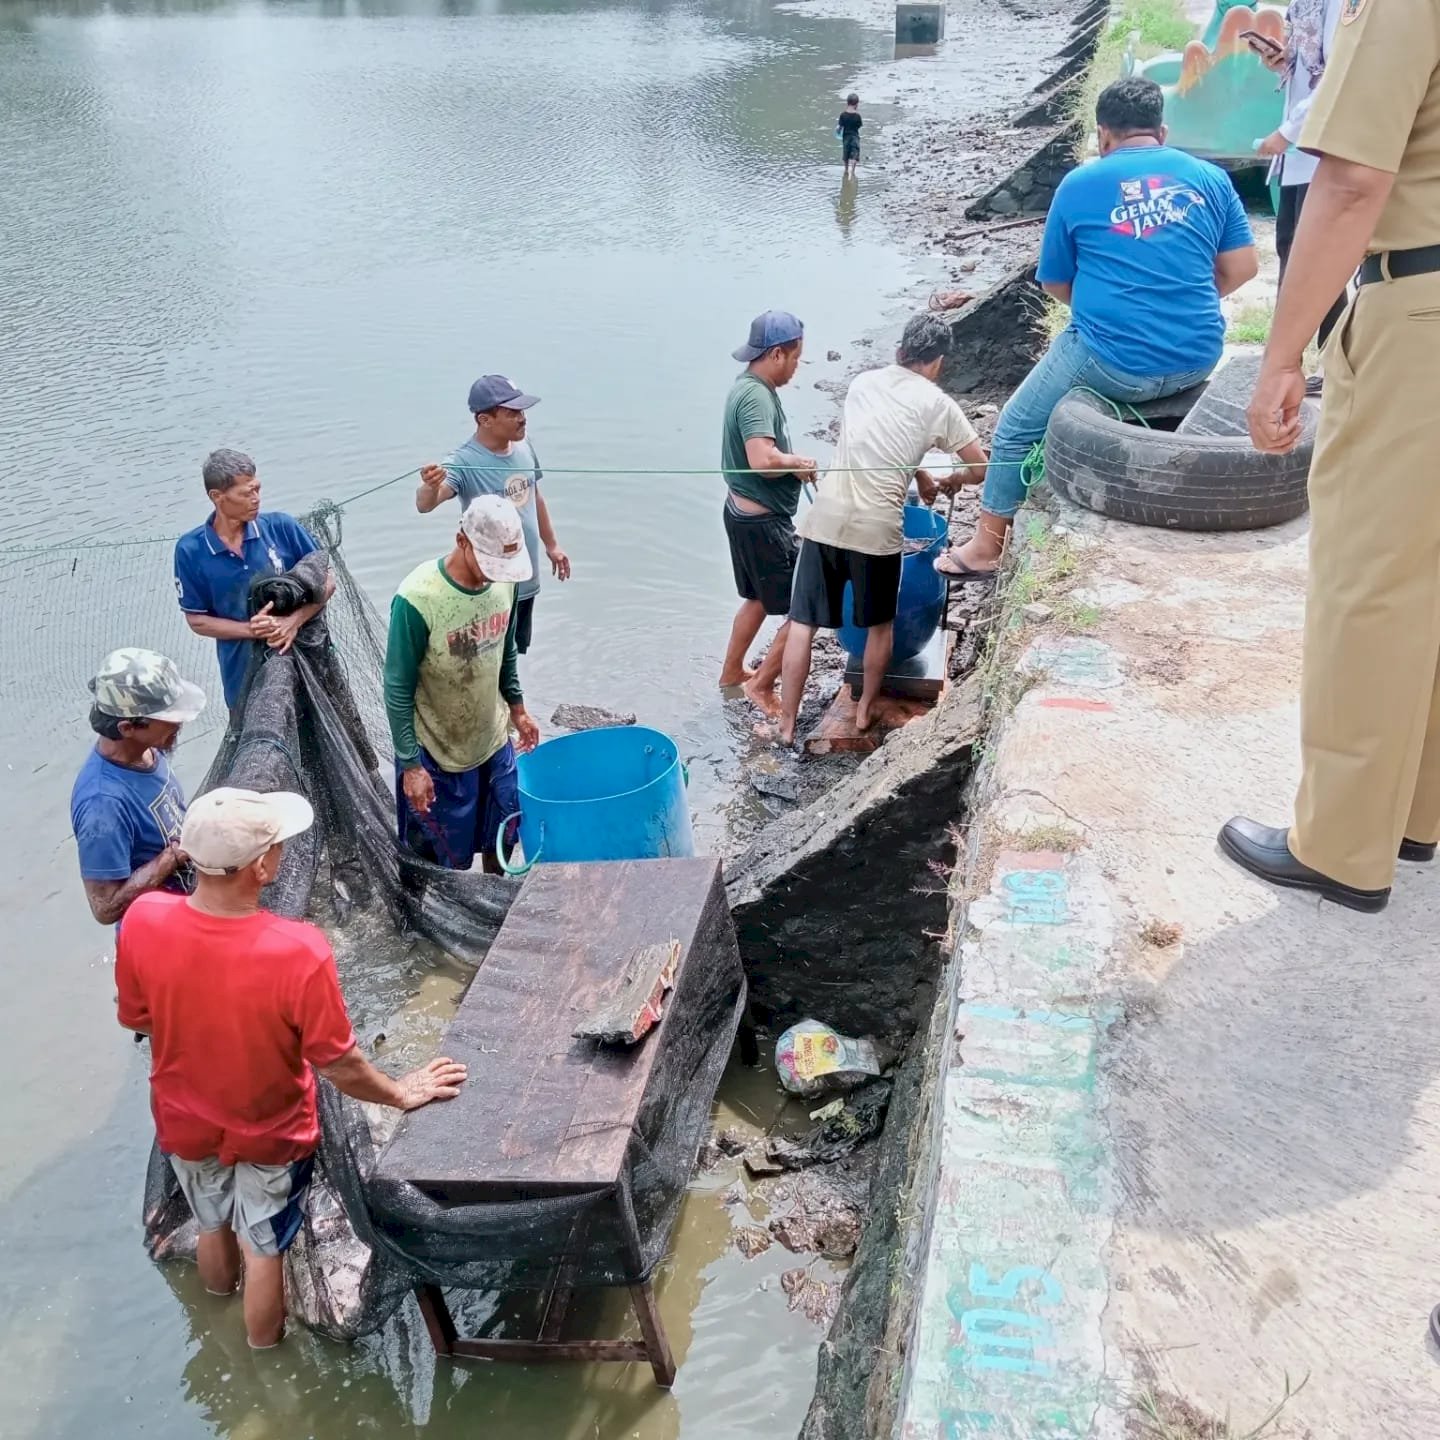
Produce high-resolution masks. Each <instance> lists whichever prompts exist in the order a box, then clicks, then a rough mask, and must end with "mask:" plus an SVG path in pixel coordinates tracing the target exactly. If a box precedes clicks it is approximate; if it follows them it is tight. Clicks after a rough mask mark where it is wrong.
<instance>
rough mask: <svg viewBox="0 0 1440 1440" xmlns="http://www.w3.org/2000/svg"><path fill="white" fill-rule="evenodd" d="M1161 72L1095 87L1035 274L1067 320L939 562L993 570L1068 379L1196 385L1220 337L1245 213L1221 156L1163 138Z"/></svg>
mask: <svg viewBox="0 0 1440 1440" xmlns="http://www.w3.org/2000/svg"><path fill="white" fill-rule="evenodd" d="M1163 110H1164V98H1163V96H1162V95H1161V92H1160V87H1159V86H1158V85H1156V84H1155V83H1154V82H1153V81H1150V80H1145V79H1143V78H1141V77H1140V76H1135V77H1133V78H1131V79H1128V80H1119V81H1117V82H1116V83H1115V84H1114V85H1111V86H1110V87H1109V88H1108V89H1107V90H1105V91H1104V93H1103V94H1102V95H1101V96H1100V100H1099V103H1098V104H1097V105H1096V107H1095V119H1096V122H1097V125H1098V129H1099V137H1100V157H1101V158H1100V159H1098V160H1096V161H1095V162H1094V163H1093V164H1090V165H1084V166H1082V167H1081V168H1080V169H1078V170H1073V171H1071V173H1070V174H1069V175H1067V176H1066V177H1065V179H1064V180H1063V181H1061V183H1060V186H1059V188H1058V189H1057V190H1056V192H1055V199H1054V201H1053V203H1052V204H1051V206H1050V214H1049V216H1048V217H1047V219H1046V222H1045V240H1044V244H1043V245H1042V247H1041V251H1040V265H1039V269H1038V271H1037V278H1038V279H1039V281H1040V284H1041V287H1042V288H1043V289H1044V290H1045V291H1046V293H1047V294H1049V295H1052V296H1054V297H1055V299H1057V300H1058V301H1059V302H1060V303H1061V304H1062V305H1068V306H1069V307H1070V324H1069V325H1068V326H1067V327H1066V329H1064V330H1063V331H1061V333H1060V334H1059V336H1057V337H1056V339H1055V342H1054V344H1052V345H1051V346H1050V349H1049V350H1048V351H1047V352H1046V353H1045V355H1044V356H1043V357H1042V358H1041V360H1040V362H1039V363H1038V364H1037V365H1036V366H1035V368H1034V369H1033V370H1032V371H1031V372H1030V374H1029V375H1028V376H1026V378H1025V381H1024V383H1023V384H1022V385H1021V386H1020V388H1019V389H1018V390H1017V391H1016V392H1015V393H1014V395H1012V396H1011V397H1010V400H1009V403H1008V404H1007V405H1006V406H1005V409H1004V410H1003V411H1002V412H1001V414H1000V420H999V423H998V424H997V425H996V427H995V437H994V440H993V441H992V443H991V447H990V467H989V469H988V470H987V472H986V476H985V489H984V492H983V494H982V496H981V512H980V520H979V524H978V525H977V526H976V529H975V534H974V535H973V536H972V537H971V538H970V539H969V540H968V541H966V543H965V544H964V545H961V546H959V547H958V548H957V549H953V550H950V551H948V552H947V553H946V554H945V555H942V556H941V557H940V559H939V560H937V561H936V562H935V568H936V569H937V570H940V571H942V572H943V573H945V574H948V575H953V576H957V577H962V578H963V577H967V576H975V575H989V574H993V573H994V571H995V568H996V566H997V565H998V564H999V562H1000V553H1001V551H1002V550H1003V549H1004V545H1005V537H1006V535H1007V534H1008V532H1009V529H1010V524H1011V521H1012V520H1013V518H1014V515H1015V512H1016V511H1017V510H1018V509H1019V508H1020V505H1021V502H1022V501H1023V500H1024V499H1025V480H1024V477H1023V474H1022V467H1023V464H1024V461H1025V459H1026V457H1027V456H1028V455H1029V453H1030V450H1031V449H1032V447H1033V446H1034V445H1035V442H1036V441H1037V440H1042V439H1044V437H1045V428H1046V426H1047V425H1049V423H1050V413H1051V411H1053V410H1054V409H1055V407H1056V406H1057V405H1058V404H1059V403H1060V401H1061V400H1062V399H1063V398H1064V396H1065V395H1066V393H1067V392H1069V391H1070V390H1074V389H1078V388H1084V389H1090V390H1095V391H1097V392H1098V393H1099V394H1101V395H1104V396H1106V397H1107V398H1108V399H1111V400H1116V401H1124V402H1127V403H1129V404H1132V405H1133V404H1139V403H1140V402H1142V401H1145V400H1159V399H1161V398H1162V397H1164V396H1166V395H1175V394H1178V393H1179V392H1180V391H1181V390H1188V389H1189V388H1190V387H1191V386H1193V385H1199V384H1200V383H1201V382H1202V381H1204V380H1205V379H1206V378H1207V377H1208V376H1209V374H1210V372H1211V371H1212V370H1213V369H1214V368H1215V365H1216V363H1217V362H1218V361H1219V359H1220V352H1221V350H1222V349H1223V347H1224V342H1225V320H1224V317H1223V315H1222V314H1221V312H1220V299H1221V297H1222V296H1224V295H1228V294H1230V293H1231V292H1232V291H1233V290H1238V289H1239V288H1240V286H1242V285H1243V284H1245V282H1246V281H1247V280H1251V279H1253V278H1254V276H1255V274H1256V272H1257V270H1258V269H1259V264H1258V262H1257V261H1256V258H1255V241H1254V237H1253V236H1252V235H1251V233H1250V222H1249V221H1248V220H1247V219H1246V218H1245V210H1244V207H1243V206H1242V205H1241V204H1240V199H1239V197H1238V196H1237V195H1236V194H1235V188H1234V186H1232V185H1231V183H1230V180H1229V177H1228V176H1227V175H1226V174H1225V172H1224V171H1223V170H1221V169H1219V168H1218V167H1217V166H1214V165H1210V164H1208V163H1206V162H1205V161H1203V160H1197V159H1195V157H1194V156H1193V155H1187V154H1185V152H1184V151H1183V150H1175V149H1173V148H1171V147H1170V146H1169V145H1167V144H1166V143H1165V126H1164V124H1163V123H1162V121H1161V115H1162V113H1163Z"/></svg>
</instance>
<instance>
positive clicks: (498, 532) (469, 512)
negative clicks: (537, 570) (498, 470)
mask: <svg viewBox="0 0 1440 1440" xmlns="http://www.w3.org/2000/svg"><path fill="white" fill-rule="evenodd" d="M460 530H461V532H462V533H463V534H464V536H465V538H466V539H467V540H468V541H469V542H470V545H471V548H472V549H473V550H474V551H475V563H476V564H477V565H479V567H480V569H481V570H482V571H483V572H484V575H485V578H486V579H487V580H499V581H502V582H505V581H509V582H512V583H515V584H518V583H519V582H520V581H522V580H528V579H529V578H530V577H531V575H532V574H534V571H533V569H532V568H531V565H530V552H529V551H528V550H526V548H525V532H524V530H523V529H522V528H521V526H520V512H519V511H518V510H517V509H516V508H515V506H514V503H513V502H512V501H510V500H507V499H506V498H505V497H504V496H503V495H477V496H476V497H475V499H473V500H472V501H471V502H470V503H469V504H468V505H467V506H466V507H465V513H464V514H463V515H461V517H460Z"/></svg>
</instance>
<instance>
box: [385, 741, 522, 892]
mask: <svg viewBox="0 0 1440 1440" xmlns="http://www.w3.org/2000/svg"><path fill="white" fill-rule="evenodd" d="M420 763H421V764H422V765H423V766H424V767H425V768H426V770H428V771H429V772H430V778H431V779H432V780H433V781H434V782H435V803H434V804H433V805H431V807H430V813H429V814H428V815H417V814H416V813H415V811H413V810H412V809H411V808H410V802H409V801H408V800H407V799H406V798H405V786H404V779H403V777H404V773H405V772H404V771H403V770H402V769H401V767H400V764H399V762H398V761H397V762H396V764H395V813H396V816H397V819H398V823H399V833H400V843H401V844H402V845H403V846H405V848H406V849H407V850H409V851H410V852H411V853H412V854H414V855H418V856H419V857H420V858H421V859H422V860H429V861H431V862H432V863H434V864H436V865H443V866H444V867H445V869H447V870H468V869H469V868H470V866H471V865H472V864H473V863H474V860H475V857H476V856H477V855H493V854H494V853H495V837H496V835H497V834H498V833H499V830H500V825H501V822H502V821H504V820H505V819H507V818H508V817H509V816H512V815H518V814H519V812H520V778H519V776H518V775H517V773H516V770H515V746H514V743H513V742H512V741H509V740H507V741H506V742H505V743H504V744H503V745H502V746H501V747H500V748H499V749H498V750H497V751H496V752H495V753H494V754H493V755H492V756H491V757H490V758H489V759H488V760H487V761H486V762H485V763H484V764H483V765H477V766H476V767H475V769H473V770H462V771H461V772H460V773H459V774H458V775H456V774H452V773H451V772H450V771H448V770H442V769H441V768H440V767H439V766H438V765H437V764H436V763H435V762H434V761H433V760H432V759H431V758H430V756H429V755H428V754H427V753H426V751H425V750H424V748H423V747H422V748H421V751H420ZM519 828H520V826H519V822H518V820H517V821H512V822H511V823H510V824H509V825H508V826H506V830H505V843H506V844H507V845H513V844H514V843H515V838H516V831H518V830H519Z"/></svg>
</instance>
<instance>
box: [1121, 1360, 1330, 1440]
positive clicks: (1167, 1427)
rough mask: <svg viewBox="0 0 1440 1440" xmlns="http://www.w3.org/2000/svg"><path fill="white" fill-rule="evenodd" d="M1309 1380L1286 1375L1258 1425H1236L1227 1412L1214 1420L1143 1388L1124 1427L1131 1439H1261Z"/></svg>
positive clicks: (1173, 1397)
mask: <svg viewBox="0 0 1440 1440" xmlns="http://www.w3.org/2000/svg"><path fill="white" fill-rule="evenodd" d="M1309 1382H1310V1377H1309V1376H1308V1375H1307V1376H1306V1377H1305V1378H1304V1379H1303V1380H1302V1381H1301V1382H1300V1383H1299V1384H1298V1385H1295V1386H1292V1385H1291V1384H1290V1376H1289V1375H1288V1374H1287V1375H1286V1376H1285V1393H1284V1394H1283V1395H1282V1396H1281V1397H1280V1399H1279V1400H1277V1401H1276V1402H1275V1404H1274V1405H1272V1406H1271V1407H1270V1410H1269V1412H1268V1413H1267V1414H1266V1415H1264V1416H1263V1417H1262V1418H1261V1419H1260V1421H1259V1423H1258V1424H1255V1425H1252V1426H1249V1427H1248V1428H1246V1427H1244V1426H1237V1425H1235V1424H1234V1423H1232V1421H1231V1419H1230V1416H1229V1415H1228V1414H1227V1415H1226V1416H1225V1418H1224V1419H1223V1420H1216V1419H1213V1418H1212V1417H1210V1416H1208V1415H1206V1414H1204V1413H1203V1412H1202V1411H1200V1410H1198V1409H1197V1408H1196V1407H1195V1406H1194V1405H1192V1404H1191V1403H1190V1402H1189V1401H1188V1400H1184V1399H1181V1397H1180V1396H1178V1395H1167V1394H1165V1393H1163V1392H1161V1391H1156V1390H1145V1391H1142V1392H1141V1393H1140V1394H1139V1395H1138V1396H1136V1398H1135V1402H1134V1405H1133V1407H1132V1409H1131V1412H1130V1417H1129V1423H1128V1425H1127V1429H1128V1431H1129V1434H1130V1437H1131V1440H1264V1437H1265V1436H1269V1435H1274V1434H1275V1433H1276V1431H1275V1426H1276V1425H1277V1423H1278V1422H1279V1419H1280V1416H1281V1414H1282V1413H1283V1412H1284V1410H1285V1407H1286V1406H1287V1405H1288V1404H1289V1403H1290V1402H1291V1401H1292V1400H1293V1399H1294V1398H1295V1397H1296V1396H1297V1395H1298V1394H1299V1393H1300V1392H1301V1391H1302V1390H1303V1389H1304V1388H1305V1386H1306V1385H1307V1384H1309Z"/></svg>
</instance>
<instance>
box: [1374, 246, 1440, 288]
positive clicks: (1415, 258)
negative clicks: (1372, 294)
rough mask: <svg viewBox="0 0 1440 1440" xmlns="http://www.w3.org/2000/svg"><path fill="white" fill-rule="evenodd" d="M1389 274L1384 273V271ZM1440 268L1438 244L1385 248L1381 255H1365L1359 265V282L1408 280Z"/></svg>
mask: <svg viewBox="0 0 1440 1440" xmlns="http://www.w3.org/2000/svg"><path fill="white" fill-rule="evenodd" d="M1387 270H1388V271H1389V274H1386V271H1387ZM1437 270H1440V245H1421V246H1420V247H1419V248H1418V249H1416V250H1387V251H1385V253H1384V254H1382V255H1367V256H1366V257H1365V263H1364V264H1363V265H1361V267H1360V283H1361V284H1362V285H1373V284H1375V282H1376V281H1377V280H1409V279H1411V278H1413V277H1414V276H1416V275H1433V274H1434V273H1435V271H1437Z"/></svg>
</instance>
